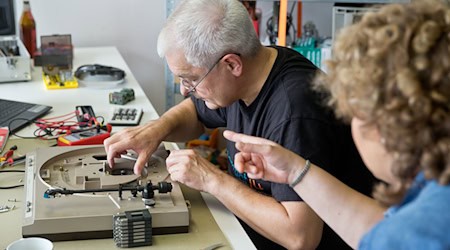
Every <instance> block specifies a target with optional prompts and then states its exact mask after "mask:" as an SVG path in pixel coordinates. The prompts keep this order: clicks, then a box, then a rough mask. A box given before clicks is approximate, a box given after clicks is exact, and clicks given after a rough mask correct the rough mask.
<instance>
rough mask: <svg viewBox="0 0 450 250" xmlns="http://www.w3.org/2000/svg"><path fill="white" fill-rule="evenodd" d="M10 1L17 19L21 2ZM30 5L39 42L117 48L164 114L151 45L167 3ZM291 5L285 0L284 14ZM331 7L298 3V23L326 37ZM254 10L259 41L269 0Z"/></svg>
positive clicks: (48, 0)
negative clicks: (44, 38) (47, 38)
mask: <svg viewBox="0 0 450 250" xmlns="http://www.w3.org/2000/svg"><path fill="white" fill-rule="evenodd" d="M15 3H16V18H17V19H18V18H19V17H20V13H21V11H22V0H15ZM30 4H31V9H32V12H33V15H34V18H35V20H36V24H37V29H36V31H37V36H38V43H39V37H40V36H41V35H52V34H71V35H72V43H73V45H74V46H75V47H90V46H116V47H117V48H118V49H119V51H120V53H121V54H122V56H123V57H124V59H125V61H126V62H127V64H128V66H129V67H130V69H131V71H132V72H133V74H134V76H135V77H136V79H137V80H138V81H139V83H140V84H141V86H142V88H143V89H144V91H145V93H146V94H147V96H148V98H149V99H150V101H151V102H152V103H153V106H154V107H155V109H156V110H157V111H158V113H159V114H162V113H163V112H164V111H165V108H166V100H165V99H166V98H165V97H166V92H165V76H164V64H165V63H164V60H162V59H161V58H160V57H159V56H158V55H157V53H156V41H157V36H158V34H159V31H160V29H161V28H162V26H163V24H164V21H165V19H166V0H30ZM291 5H292V2H291V1H290V2H289V6H288V9H289V10H290V8H291ZM331 6H332V4H331V3H303V23H305V22H306V21H309V20H312V21H314V23H316V25H317V28H318V29H319V32H320V35H330V34H331ZM257 7H258V8H261V10H262V11H263V13H262V19H263V21H262V23H261V27H260V30H261V35H262V40H263V41H264V40H265V37H266V35H265V29H266V28H265V24H266V21H267V18H269V17H270V16H271V15H272V7H273V2H272V1H260V2H258V4H257ZM296 13H297V12H296V10H295V11H294V14H295V15H296ZM295 18H296V16H295ZM294 20H296V19H294ZM295 25H296V22H295ZM297 28H298V27H297ZM93 63H95V62H93Z"/></svg>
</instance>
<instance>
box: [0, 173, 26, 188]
mask: <svg viewBox="0 0 450 250" xmlns="http://www.w3.org/2000/svg"><path fill="white" fill-rule="evenodd" d="M0 173H25V170H0ZM18 187H23V184H20V185H15V186H7V187H0V189H13V188H18Z"/></svg>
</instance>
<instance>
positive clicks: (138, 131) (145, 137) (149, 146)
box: [103, 123, 161, 175]
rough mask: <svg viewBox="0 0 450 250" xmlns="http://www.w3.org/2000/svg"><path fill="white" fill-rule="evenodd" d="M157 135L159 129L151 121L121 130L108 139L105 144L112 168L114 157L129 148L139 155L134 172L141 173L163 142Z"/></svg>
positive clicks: (117, 156)
mask: <svg viewBox="0 0 450 250" xmlns="http://www.w3.org/2000/svg"><path fill="white" fill-rule="evenodd" d="M157 135H158V130H157V129H156V128H155V127H154V126H152V124H151V123H149V124H146V125H144V126H137V127H133V128H127V129H124V130H121V131H120V132H118V133H116V134H114V135H113V136H111V137H110V138H108V139H106V140H105V141H104V142H103V144H104V146H105V150H106V154H107V160H108V163H109V165H110V166H111V168H113V167H114V158H120V155H121V154H125V153H126V151H127V150H129V149H132V150H134V151H135V152H136V153H138V155H139V156H138V158H137V160H136V163H135V164H134V173H135V174H136V175H140V174H141V171H142V169H143V168H144V166H145V164H146V163H147V161H148V159H149V158H150V157H151V155H152V154H153V152H155V150H156V149H157V148H158V146H159V144H161V140H160V139H158V138H159V137H158V136H157Z"/></svg>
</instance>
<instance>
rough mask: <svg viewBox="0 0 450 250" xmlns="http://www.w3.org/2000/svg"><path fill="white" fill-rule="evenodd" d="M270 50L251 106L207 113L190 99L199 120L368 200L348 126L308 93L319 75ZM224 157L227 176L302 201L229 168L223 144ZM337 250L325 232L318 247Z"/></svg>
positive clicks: (262, 243) (296, 57)
mask: <svg viewBox="0 0 450 250" xmlns="http://www.w3.org/2000/svg"><path fill="white" fill-rule="evenodd" d="M275 48H276V49H277V51H278V56H277V58H276V61H275V63H274V65H273V68H272V70H271V72H270V74H269V76H268V78H267V80H266V82H265V84H264V86H263V88H262V89H261V91H260V93H259V94H258V96H257V98H256V99H255V101H254V102H253V103H252V104H251V105H250V106H246V105H245V103H244V102H242V101H237V102H235V103H233V104H232V105H231V106H229V107H227V108H220V109H216V110H210V109H208V108H207V107H206V105H205V103H204V101H202V100H198V99H195V98H192V100H193V101H194V103H195V106H196V109H197V115H198V118H199V120H200V121H201V122H203V123H204V125H205V126H206V127H209V128H216V127H226V128H227V129H229V130H232V131H235V132H239V133H244V134H247V135H253V136H258V137H263V138H266V139H269V140H272V141H274V142H277V143H279V144H280V145H282V146H283V147H285V148H287V149H289V150H292V151H293V152H296V153H297V154H299V155H301V156H302V157H303V158H305V159H309V160H310V161H311V162H312V163H314V164H316V165H318V166H320V167H322V168H323V169H325V170H326V171H327V172H329V173H331V174H333V175H334V176H335V177H337V178H339V179H340V180H341V181H343V182H344V183H346V184H347V185H349V186H351V187H353V188H355V189H357V190H359V191H361V192H363V193H365V194H369V193H370V190H371V187H372V184H373V177H372V175H371V174H370V173H369V172H368V171H367V169H366V168H365V166H364V164H363V163H362V161H361V158H360V157H359V154H358V153H357V151H356V148H355V146H354V143H353V140H352V138H351V133H350V128H349V126H348V125H345V124H343V123H342V122H340V121H338V120H336V118H335V117H334V114H333V112H332V111H331V110H330V109H329V108H327V107H325V105H323V104H324V98H323V96H321V94H318V93H317V92H315V91H313V90H312V89H311V81H312V79H313V77H314V75H315V73H316V71H317V70H318V69H317V68H316V67H315V66H314V65H313V64H312V63H311V62H310V61H308V60H307V59H306V58H305V57H303V56H302V55H301V54H299V53H297V52H296V51H294V50H291V49H288V48H284V47H275ZM227 151H228V159H229V173H230V174H231V175H233V176H235V177H236V178H238V179H239V180H241V181H242V182H243V183H245V184H246V185H248V186H250V187H251V188H253V189H254V190H256V191H258V192H260V193H263V194H266V195H270V196H272V197H273V198H274V199H276V200H277V201H279V202H283V201H302V199H301V198H300V197H299V196H298V195H297V193H295V191H294V190H293V189H292V188H290V187H289V185H286V184H278V183H272V182H268V181H264V180H253V179H250V178H248V176H247V175H246V174H245V173H244V174H241V173H239V172H237V171H236V170H235V168H234V155H235V154H236V148H235V147H234V143H231V142H227ZM255 209H257V207H255ZM241 223H243V222H242V221H241ZM243 225H244V228H245V229H246V231H247V233H248V234H249V236H250V238H251V239H252V240H253V243H254V244H255V245H256V247H257V248H258V249H277V248H281V246H279V245H277V244H275V243H273V242H272V241H270V240H268V239H266V238H264V237H263V236H261V235H258V234H257V233H256V232H254V231H253V230H252V229H251V228H250V227H248V226H247V225H245V223H243ZM325 233H326V234H325ZM328 234H330V235H328ZM340 246H342V248H348V246H347V245H346V244H345V243H344V242H343V241H342V240H340V239H338V237H337V235H335V234H334V233H333V232H331V231H330V230H329V229H324V235H323V237H322V242H321V245H320V247H321V248H322V247H323V249H342V248H341V247H340ZM330 247H332V248H330ZM336 247H337V248H336Z"/></svg>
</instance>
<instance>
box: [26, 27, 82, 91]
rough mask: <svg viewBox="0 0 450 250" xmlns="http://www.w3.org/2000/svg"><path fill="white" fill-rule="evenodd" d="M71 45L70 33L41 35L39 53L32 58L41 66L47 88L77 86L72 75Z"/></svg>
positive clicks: (36, 64)
mask: <svg viewBox="0 0 450 250" xmlns="http://www.w3.org/2000/svg"><path fill="white" fill-rule="evenodd" d="M72 61H73V46H72V37H71V35H51V36H41V53H40V54H37V55H36V57H35V58H34V65H35V66H42V79H43V80H44V84H45V87H46V88H47V89H66V88H77V87H78V81H77V80H76V79H75V77H74V76H73V75H72Z"/></svg>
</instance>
